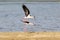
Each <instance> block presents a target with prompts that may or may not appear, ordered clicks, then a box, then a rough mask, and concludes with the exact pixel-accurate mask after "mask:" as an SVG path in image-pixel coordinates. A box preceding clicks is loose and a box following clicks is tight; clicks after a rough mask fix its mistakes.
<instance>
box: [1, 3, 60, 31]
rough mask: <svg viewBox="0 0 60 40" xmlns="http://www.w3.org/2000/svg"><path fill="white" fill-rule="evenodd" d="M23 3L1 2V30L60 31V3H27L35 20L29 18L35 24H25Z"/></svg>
mask: <svg viewBox="0 0 60 40" xmlns="http://www.w3.org/2000/svg"><path fill="white" fill-rule="evenodd" d="M22 4H23V3H12V4H0V32H16V31H18V32H22V31H24V28H26V29H27V31H29V32H31V31H32V32H41V31H53V32H55V31H60V3H58V2H56V3H49V2H47V3H44V2H41V3H25V5H26V6H27V7H28V8H29V10H30V13H31V15H32V16H35V20H33V19H29V21H30V22H33V23H34V24H35V26H32V25H24V23H23V22H21V19H22V18H23V17H24V16H25V14H24V11H23V9H22Z"/></svg>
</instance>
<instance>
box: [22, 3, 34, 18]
mask: <svg viewBox="0 0 60 40" xmlns="http://www.w3.org/2000/svg"><path fill="white" fill-rule="evenodd" d="M22 8H23V10H24V12H25V17H24V18H27V19H29V18H31V19H34V18H35V16H31V15H30V11H29V9H28V8H27V7H26V5H24V4H23V5H22Z"/></svg>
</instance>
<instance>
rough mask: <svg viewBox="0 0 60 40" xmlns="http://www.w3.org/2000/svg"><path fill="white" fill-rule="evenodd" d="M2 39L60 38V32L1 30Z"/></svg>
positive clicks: (41, 39)
mask: <svg viewBox="0 0 60 40" xmlns="http://www.w3.org/2000/svg"><path fill="white" fill-rule="evenodd" d="M0 40H60V32H0Z"/></svg>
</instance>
